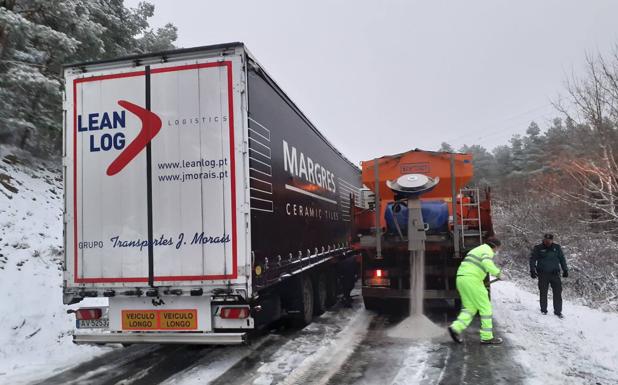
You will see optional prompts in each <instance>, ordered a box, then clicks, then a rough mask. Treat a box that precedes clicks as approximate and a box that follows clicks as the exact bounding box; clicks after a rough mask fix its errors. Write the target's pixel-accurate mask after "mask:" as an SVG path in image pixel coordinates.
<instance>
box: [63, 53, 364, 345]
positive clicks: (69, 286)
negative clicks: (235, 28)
mask: <svg viewBox="0 0 618 385" xmlns="http://www.w3.org/2000/svg"><path fill="white" fill-rule="evenodd" d="M64 75H65V82H66V92H65V100H64V106H63V107H64V149H63V165H64V182H65V215H64V235H65V237H64V242H65V244H64V246H65V265H64V269H65V271H64V303H66V304H74V303H78V302H80V301H82V300H83V299H84V298H93V297H98V298H107V299H108V306H98V307H97V306H95V307H82V308H78V309H77V310H75V316H76V323H77V329H78V330H77V331H76V333H75V335H74V342H76V343H122V344H132V343H183V344H238V343H242V342H243V341H245V340H246V337H247V333H248V332H250V331H251V330H254V329H256V328H259V327H260V326H261V325H266V324H268V323H269V322H272V321H274V320H277V319H280V318H282V317H289V318H292V319H294V320H296V321H297V322H299V323H301V324H302V323H308V322H310V321H311V318H312V317H313V316H314V315H315V314H319V313H321V312H323V311H324V310H325V309H326V308H327V307H328V306H330V305H332V304H333V303H334V302H335V300H336V296H337V294H338V292H340V289H341V281H342V280H346V279H347V280H348V281H349V280H350V279H352V278H351V277H350V276H349V275H350V274H354V271H353V269H349V268H347V269H346V268H345V267H346V266H350V261H351V260H352V259H355V258H356V257H357V255H358V252H356V251H355V249H354V248H353V247H352V240H353V236H354V234H352V229H353V223H354V215H353V213H354V210H355V209H354V208H355V206H357V205H359V202H360V199H361V193H360V192H361V187H362V184H361V176H360V170H359V168H358V167H356V166H355V165H353V164H352V163H350V162H349V161H348V160H347V159H346V158H345V157H344V156H343V155H342V154H341V153H340V152H339V151H337V149H336V148H335V147H333V146H332V145H331V144H330V143H329V142H328V141H327V140H326V139H325V137H324V136H323V135H322V134H321V133H320V132H319V131H318V130H317V129H316V128H315V127H314V125H313V124H312V123H311V122H310V121H309V120H308V119H307V117H306V116H305V115H304V114H303V113H302V112H301V111H300V109H299V108H298V107H297V106H296V105H295V104H294V103H293V102H292V101H291V99H290V98H289V97H288V96H287V95H286V94H285V93H284V92H283V91H282V89H281V88H280V87H279V86H277V84H276V83H275V82H274V81H273V79H272V78H271V77H270V76H269V75H268V74H267V73H266V71H265V70H264V68H263V67H262V66H261V65H260V64H259V63H258V62H257V61H256V60H255V59H254V57H253V56H252V55H251V54H250V53H249V52H248V50H247V49H246V48H245V46H244V45H243V44H242V43H231V44H223V45H216V46H208V47H201V48H192V49H179V50H174V51H169V52H162V53H156V54H146V55H138V56H130V57H125V58H119V59H114V60H105V61H99V62H91V63H78V64H72V65H68V66H66V67H65V74H64Z"/></svg>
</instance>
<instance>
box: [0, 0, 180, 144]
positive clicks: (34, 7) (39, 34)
mask: <svg viewBox="0 0 618 385" xmlns="http://www.w3.org/2000/svg"><path fill="white" fill-rule="evenodd" d="M153 13H154V6H153V5H151V4H148V3H140V4H139V6H138V7H137V8H136V9H129V8H126V7H125V6H124V4H123V1H122V0H93V1H88V0H0V100H2V103H0V143H10V144H13V145H17V146H19V147H21V148H24V149H27V150H30V151H34V152H37V153H40V154H43V155H49V154H54V153H55V154H57V153H59V151H58V150H59V148H60V147H61V146H60V139H61V120H62V110H61V108H62V76H61V73H62V65H63V64H65V63H69V62H78V61H87V60H97V59H104V58H111V57H116V56H121V55H127V54H132V53H140V52H146V51H149V50H155V49H157V50H158V49H169V48H172V47H173V45H172V44H173V42H174V41H175V40H176V28H175V27H174V26H173V25H171V24H168V25H166V26H165V27H163V28H159V29H158V30H156V31H153V30H152V29H150V28H149V25H148V18H150V17H151V16H152V15H153Z"/></svg>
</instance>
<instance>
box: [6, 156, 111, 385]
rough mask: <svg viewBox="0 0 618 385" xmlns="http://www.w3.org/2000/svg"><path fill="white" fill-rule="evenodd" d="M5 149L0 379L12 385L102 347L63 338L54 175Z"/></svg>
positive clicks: (58, 188) (68, 323)
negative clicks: (77, 343) (79, 343)
mask: <svg viewBox="0 0 618 385" xmlns="http://www.w3.org/2000/svg"><path fill="white" fill-rule="evenodd" d="M11 153H12V151H9V149H7V148H6V147H0V293H2V294H0V295H1V297H0V325H2V327H0V383H12V384H15V383H23V382H26V381H32V380H35V379H40V378H43V377H45V376H47V375H50V374H52V372H53V371H55V370H60V369H61V368H66V367H68V366H71V365H74V364H76V363H77V362H79V361H83V360H86V359H89V358H91V357H93V356H94V355H96V354H100V353H102V352H105V351H108V350H109V349H102V348H95V347H88V346H75V345H73V343H72V341H71V331H72V329H73V327H74V325H75V321H74V319H75V318H74V316H73V315H69V314H66V309H67V308H66V307H65V306H64V305H63V304H62V271H61V269H62V268H61V261H62V260H63V250H62V243H63V242H62V201H63V196H62V174H61V172H60V170H59V169H58V168H55V167H54V166H53V165H51V164H46V163H43V162H40V161H33V162H37V164H32V165H27V166H26V165H24V164H23V163H25V162H26V161H24V160H23V159H21V158H20V157H19V156H18V157H12V156H11V155H10V154H11ZM7 155H8V157H7Z"/></svg>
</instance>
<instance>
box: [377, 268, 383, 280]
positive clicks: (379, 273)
mask: <svg viewBox="0 0 618 385" xmlns="http://www.w3.org/2000/svg"><path fill="white" fill-rule="evenodd" d="M376 278H382V269H378V270H376Z"/></svg>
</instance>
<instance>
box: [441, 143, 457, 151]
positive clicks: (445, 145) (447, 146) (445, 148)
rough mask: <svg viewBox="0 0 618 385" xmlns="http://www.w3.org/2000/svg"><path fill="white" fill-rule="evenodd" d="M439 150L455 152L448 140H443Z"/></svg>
mask: <svg viewBox="0 0 618 385" xmlns="http://www.w3.org/2000/svg"><path fill="white" fill-rule="evenodd" d="M438 151H440V152H455V149H454V148H453V146H451V145H450V144H448V143H446V142H442V144H441V145H440V148H439V149H438Z"/></svg>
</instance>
